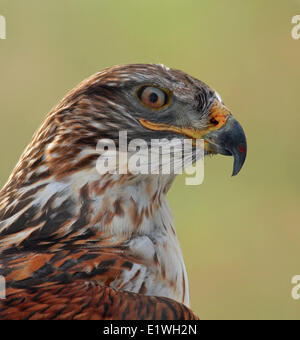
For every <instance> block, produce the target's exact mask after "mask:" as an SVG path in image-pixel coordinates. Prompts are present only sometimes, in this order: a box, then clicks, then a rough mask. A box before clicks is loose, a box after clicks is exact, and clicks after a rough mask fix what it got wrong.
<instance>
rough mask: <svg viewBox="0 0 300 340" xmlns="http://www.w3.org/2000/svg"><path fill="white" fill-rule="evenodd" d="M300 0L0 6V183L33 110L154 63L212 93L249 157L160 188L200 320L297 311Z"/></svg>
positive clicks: (210, 164)
mask: <svg viewBox="0 0 300 340" xmlns="http://www.w3.org/2000/svg"><path fill="white" fill-rule="evenodd" d="M296 14H300V1H299V0H289V1H287V0H280V1H275V0H272V1H271V0H263V1H262V0H257V1H239V0H228V1H221V0H213V1H212V0H205V1H204V0H198V1H196V0H184V1H179V0H164V1H161V0H151V1H142V0H139V1H138V0H126V1H125V0H98V1H96V0H95V1H92V0H89V1H87V0H85V1H84V0H81V1H80V0H76V1H75V0H73V1H67V0H63V1H58V0H52V1H38V0H26V1H23V0H19V1H16V0H13V1H12V0H0V15H4V16H5V17H6V20H7V39H6V40H0V144H1V147H0V155H1V158H0V159H1V166H0V184H1V185H3V184H4V183H5V181H6V180H7V177H8V176H9V174H10V172H11V170H12V168H13V167H14V165H15V163H16V162H17V160H18V157H19V156H20V154H21V152H22V150H23V149H24V147H25V146H26V145H27V144H28V142H29V141H30V139H31V136H32V134H33V132H34V130H36V128H37V127H38V126H39V125H40V123H41V122H42V121H43V119H44V117H45V114H46V113H47V112H48V111H49V110H50V109H51V107H52V106H54V105H55V104H56V103H57V102H58V100H59V99H61V98H62V97H63V96H64V95H65V94H66V92H67V91H68V90H70V89H71V88H73V87H74V86H75V85H76V84H77V83H78V82H80V81H81V80H82V79H84V78H86V77H87V76H89V75H90V74H93V73H95V72H97V71H99V70H101V69H102V68H104V67H107V66H111V65H114V64H124V63H136V62H142V63H163V64H166V65H167V66H169V67H172V68H177V69H181V70H184V71H185V72H187V73H189V74H191V75H193V76H194V77H197V78H199V79H201V80H203V81H205V82H206V83H208V84H209V85H211V86H212V87H213V88H215V89H216V90H217V91H218V92H219V93H220V94H221V96H222V98H223V100H224V102H225V103H226V104H227V106H228V107H229V108H231V109H232V111H233V113H234V114H235V116H236V117H237V118H238V120H239V121H240V122H241V123H242V125H243V127H244V128H245V131H246V135H247V138H248V144H249V154H248V158H247V161H246V164H245V166H244V169H243V170H242V172H241V173H240V174H239V175H238V176H237V177H235V178H232V177H230V174H231V170H232V159H230V158H226V157H223V156H217V157H213V158H210V159H208V160H206V164H205V180H204V184H202V185H200V186H198V187H193V186H186V185H184V177H182V176H181V177H178V179H177V180H176V182H175V185H174V186H173V187H172V189H171V191H170V193H169V199H170V203H171V207H172V209H173V213H174V217H175V223H176V227H177V231H178V234H179V238H180V241H181V245H182V248H183V253H184V258H185V262H186V265H187V270H188V273H189V280H190V290H191V292H190V293H191V301H192V307H193V309H194V310H195V311H196V312H197V313H198V314H199V315H200V317H201V318H202V319H288V318H292V319H299V318H300V300H298V301H295V300H293V299H292V297H291V289H292V285H291V278H292V276H294V275H296V274H300V249H299V240H300V225H299V218H300V212H299V156H300V155H299V138H298V134H299V123H300V118H299V116H300V100H299V96H300V40H293V39H292V37H291V29H292V24H291V19H292V17H293V16H294V15H296Z"/></svg>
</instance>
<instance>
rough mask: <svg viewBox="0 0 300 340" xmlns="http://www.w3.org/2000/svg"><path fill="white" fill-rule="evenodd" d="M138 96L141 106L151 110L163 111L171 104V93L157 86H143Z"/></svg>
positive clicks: (139, 89)
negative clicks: (162, 109)
mask: <svg viewBox="0 0 300 340" xmlns="http://www.w3.org/2000/svg"><path fill="white" fill-rule="evenodd" d="M136 94H137V97H138V99H139V100H140V102H141V104H142V105H144V106H146V107H148V108H150V109H156V110H157V109H161V108H163V107H165V106H167V105H169V102H170V93H169V91H167V90H165V89H162V88H160V87H158V86H155V85H143V86H141V87H139V88H138V90H137V92H136Z"/></svg>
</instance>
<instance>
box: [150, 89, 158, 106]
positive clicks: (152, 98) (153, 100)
mask: <svg viewBox="0 0 300 340" xmlns="http://www.w3.org/2000/svg"><path fill="white" fill-rule="evenodd" d="M149 100H150V102H151V103H153V104H154V103H156V102H157V101H158V95H157V94H156V93H154V92H152V93H151V94H150V96H149Z"/></svg>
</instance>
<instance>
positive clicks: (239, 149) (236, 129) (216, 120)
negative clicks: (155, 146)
mask: <svg viewBox="0 0 300 340" xmlns="http://www.w3.org/2000/svg"><path fill="white" fill-rule="evenodd" d="M209 118H210V126H209V127H208V128H205V129H194V128H190V127H179V126H174V125H167V124H161V123H154V122H150V121H148V120H146V119H142V118H141V119H139V122H140V123H141V125H142V126H143V127H145V128H147V129H149V130H153V131H171V132H174V133H178V134H181V135H185V136H187V137H189V138H191V139H194V140H195V139H199V138H203V139H204V141H205V144H204V147H205V151H206V152H207V153H208V154H209V153H211V154H214V153H219V154H221V155H226V156H233V158H234V163H233V172H232V176H235V175H237V174H238V173H239V172H240V170H241V168H242V166H243V164H244V162H245V159H246V155H247V142H246V136H245V133H244V130H243V128H242V127H241V125H240V123H239V122H238V121H237V120H236V119H235V118H234V117H233V116H232V114H231V113H230V111H229V110H228V109H227V108H226V107H225V106H224V105H223V104H221V103H220V102H219V101H215V103H214V105H213V106H212V108H211V110H210V114H209Z"/></svg>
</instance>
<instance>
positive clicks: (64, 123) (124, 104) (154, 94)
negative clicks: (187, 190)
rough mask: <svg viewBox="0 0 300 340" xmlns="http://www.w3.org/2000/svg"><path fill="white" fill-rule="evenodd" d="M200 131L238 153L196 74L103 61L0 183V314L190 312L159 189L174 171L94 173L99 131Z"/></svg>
mask: <svg viewBox="0 0 300 340" xmlns="http://www.w3.org/2000/svg"><path fill="white" fill-rule="evenodd" d="M121 130H122V131H126V132H127V135H128V140H132V139H134V138H142V139H143V140H145V141H146V142H150V140H151V139H157V138H166V139H170V138H173V137H176V138H180V139H183V138H185V139H186V138H188V139H191V140H193V141H194V140H196V139H198V138H202V139H203V140H204V148H205V154H217V153H219V154H223V155H231V156H233V157H234V165H233V175H236V174H237V173H238V172H239V171H240V169H241V167H242V166H243V163H244V161H245V158H246V149H247V147H246V138H245V134H244V132H243V129H242V127H241V125H240V124H239V123H238V122H237V121H236V120H235V118H234V117H233V116H232V114H231V112H230V111H229V110H228V109H227V108H226V106H225V105H224V103H223V102H222V100H221V98H220V96H219V95H218V94H217V93H216V91H214V90H213V89H211V88H210V87H209V86H207V85H206V84H204V83H203V82H201V81H199V80H197V79H195V78H193V77H191V76H189V75H187V74H186V73H184V72H182V71H178V70H173V69H169V68H167V67H165V66H163V65H152V64H149V65H147V64H133V65H123V66H114V67H111V68H107V69H105V70H103V71H101V72H99V73H96V74H95V75H93V76H91V77H90V78H88V79H86V80H84V81H83V82H82V83H80V84H79V85H78V86H77V87H76V88H74V89H73V90H72V91H70V92H69V93H68V94H67V95H66V97H65V98H63V99H62V100H61V102H60V103H59V104H58V105H57V106H56V107H55V108H54V109H52V111H51V112H50V113H49V114H48V115H47V117H46V119H45V121H44V123H43V124H42V126H41V128H40V129H39V130H38V131H37V132H36V133H35V135H34V136H33V139H32V141H31V143H30V144H29V146H28V147H27V148H26V149H25V151H24V153H23V154H22V156H21V158H20V160H19V162H18V164H17V165H16V167H15V169H14V170H13V172H12V174H11V176H10V177H9V179H8V182H7V183H6V185H5V186H4V187H3V189H2V191H1V192H0V275H2V276H3V277H4V278H5V281H6V299H3V300H0V319H110V320H112V319H119V320H120V319H131V320H132V319H197V316H196V315H195V314H194V313H193V312H192V311H191V310H190V309H189V305H190V300H189V286H188V278H187V273H186V269H185V265H184V261H183V257H182V253H181V249H180V246H179V242H178V239H177V236H176V232H175V229H174V226H173V222H172V217H171V213H170V209H169V206H168V202H167V199H166V194H167V192H168V190H169V188H170V186H171V184H172V182H173V180H174V178H175V175H174V174H169V175H165V174H149V175H140V174H130V173H129V174H113V173H107V174H102V175H100V174H99V172H98V171H97V169H96V162H97V158H98V157H99V153H97V152H96V146H97V142H98V141H99V140H101V139H104V138H106V139H112V140H116V141H117V137H118V133H119V131H121Z"/></svg>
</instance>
